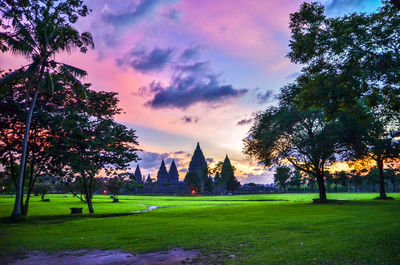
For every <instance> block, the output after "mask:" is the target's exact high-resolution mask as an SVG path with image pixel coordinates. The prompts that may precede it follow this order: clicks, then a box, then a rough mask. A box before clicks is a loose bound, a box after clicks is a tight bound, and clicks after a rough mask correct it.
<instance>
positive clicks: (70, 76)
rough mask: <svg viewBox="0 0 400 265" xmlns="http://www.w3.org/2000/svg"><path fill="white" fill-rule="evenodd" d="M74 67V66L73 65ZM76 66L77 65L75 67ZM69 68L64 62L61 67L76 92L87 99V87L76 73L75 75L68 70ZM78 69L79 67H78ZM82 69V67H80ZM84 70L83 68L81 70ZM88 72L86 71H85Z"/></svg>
mask: <svg viewBox="0 0 400 265" xmlns="http://www.w3.org/2000/svg"><path fill="white" fill-rule="evenodd" d="M71 67H73V66H71ZM73 68H75V67H73ZM67 69H68V68H66V67H65V64H62V65H61V66H60V67H59V70H60V72H61V73H62V74H63V75H64V77H65V79H66V80H68V81H69V83H70V85H71V87H72V89H73V91H74V93H75V94H76V95H77V96H78V97H81V98H85V100H86V101H87V94H86V88H85V86H84V85H83V84H82V83H81V81H79V80H78V79H77V78H76V77H75V75H73V74H72V73H71V72H70V71H68V70H67ZM76 69H78V68H76ZM78 70H80V69H78ZM81 71H83V70H81ZM85 73H86V72H85Z"/></svg>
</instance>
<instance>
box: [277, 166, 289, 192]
mask: <svg viewBox="0 0 400 265" xmlns="http://www.w3.org/2000/svg"><path fill="white" fill-rule="evenodd" d="M289 179H290V168H289V167H285V166H283V167H277V168H276V171H275V174H274V183H275V184H276V185H278V186H279V187H281V188H282V190H283V192H286V186H287V185H288V184H289Z"/></svg>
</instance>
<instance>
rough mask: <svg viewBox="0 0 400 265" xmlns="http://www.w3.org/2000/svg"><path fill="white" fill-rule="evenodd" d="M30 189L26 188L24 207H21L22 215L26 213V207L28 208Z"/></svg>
mask: <svg viewBox="0 0 400 265" xmlns="http://www.w3.org/2000/svg"><path fill="white" fill-rule="evenodd" d="M31 194H32V191H29V190H28V194H27V195H26V199H25V204H24V208H23V209H22V215H23V216H27V215H28V208H29V199H30V198H31Z"/></svg>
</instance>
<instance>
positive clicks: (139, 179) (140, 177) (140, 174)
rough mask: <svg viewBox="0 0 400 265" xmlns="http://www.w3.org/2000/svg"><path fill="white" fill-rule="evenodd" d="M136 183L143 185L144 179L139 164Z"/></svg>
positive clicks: (136, 171)
mask: <svg viewBox="0 0 400 265" xmlns="http://www.w3.org/2000/svg"><path fill="white" fill-rule="evenodd" d="M134 175H135V182H136V183H143V179H142V172H140V168H139V164H137V166H136V170H135V174H134Z"/></svg>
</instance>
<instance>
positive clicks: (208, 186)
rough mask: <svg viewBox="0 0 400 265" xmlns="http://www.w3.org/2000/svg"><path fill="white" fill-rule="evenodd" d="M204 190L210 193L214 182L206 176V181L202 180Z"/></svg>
mask: <svg viewBox="0 0 400 265" xmlns="http://www.w3.org/2000/svg"><path fill="white" fill-rule="evenodd" d="M204 191H206V192H208V193H212V192H213V191H214V182H213V179H212V178H211V177H208V178H207V180H206V182H204Z"/></svg>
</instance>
